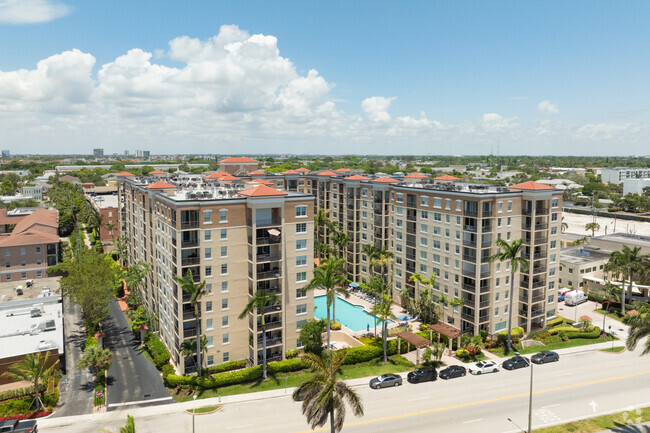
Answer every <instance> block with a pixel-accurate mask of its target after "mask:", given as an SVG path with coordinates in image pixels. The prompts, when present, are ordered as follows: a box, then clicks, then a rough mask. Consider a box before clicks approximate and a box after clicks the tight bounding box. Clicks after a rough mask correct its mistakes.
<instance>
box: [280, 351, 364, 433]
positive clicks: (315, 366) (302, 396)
mask: <svg viewBox="0 0 650 433" xmlns="http://www.w3.org/2000/svg"><path fill="white" fill-rule="evenodd" d="M346 355H347V349H343V350H337V351H336V352H331V351H329V350H327V351H325V352H323V355H322V357H319V356H316V355H314V354H313V353H305V356H304V358H303V360H304V361H305V362H306V363H307V364H308V365H309V366H310V367H311V369H312V371H313V372H314V373H313V374H312V375H311V376H309V378H308V379H307V380H306V381H305V382H303V383H302V384H301V385H300V386H299V387H298V388H296V390H295V391H294V392H293V399H294V400H295V401H302V413H303V415H305V416H306V417H307V422H308V423H309V424H310V425H311V428H312V429H315V428H316V427H322V426H324V425H325V424H326V423H327V421H328V419H329V423H330V432H331V433H336V432H340V431H341V429H342V428H343V422H344V421H345V402H346V401H347V402H348V404H349V405H350V407H351V408H352V413H353V414H354V415H356V416H363V403H362V402H361V398H360V397H359V395H358V394H357V392H356V391H355V390H354V389H352V388H351V387H350V386H349V385H348V384H347V383H345V382H344V381H342V380H341V379H340V378H339V375H340V373H341V367H342V366H343V362H344V361H345V357H346Z"/></svg>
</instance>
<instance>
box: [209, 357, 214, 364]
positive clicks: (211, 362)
mask: <svg viewBox="0 0 650 433" xmlns="http://www.w3.org/2000/svg"><path fill="white" fill-rule="evenodd" d="M208 365H214V355H208Z"/></svg>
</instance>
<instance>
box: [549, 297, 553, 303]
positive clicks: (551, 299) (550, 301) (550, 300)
mask: <svg viewBox="0 0 650 433" xmlns="http://www.w3.org/2000/svg"><path fill="white" fill-rule="evenodd" d="M548 303H549V304H552V303H553V295H549V297H548Z"/></svg>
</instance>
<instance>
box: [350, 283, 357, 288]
mask: <svg viewBox="0 0 650 433" xmlns="http://www.w3.org/2000/svg"><path fill="white" fill-rule="evenodd" d="M350 287H359V283H350Z"/></svg>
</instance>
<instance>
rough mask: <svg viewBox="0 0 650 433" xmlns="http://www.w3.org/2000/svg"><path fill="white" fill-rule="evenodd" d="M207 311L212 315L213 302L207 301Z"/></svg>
mask: <svg viewBox="0 0 650 433" xmlns="http://www.w3.org/2000/svg"><path fill="white" fill-rule="evenodd" d="M205 311H206V313H211V312H212V301H206V303H205Z"/></svg>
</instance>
